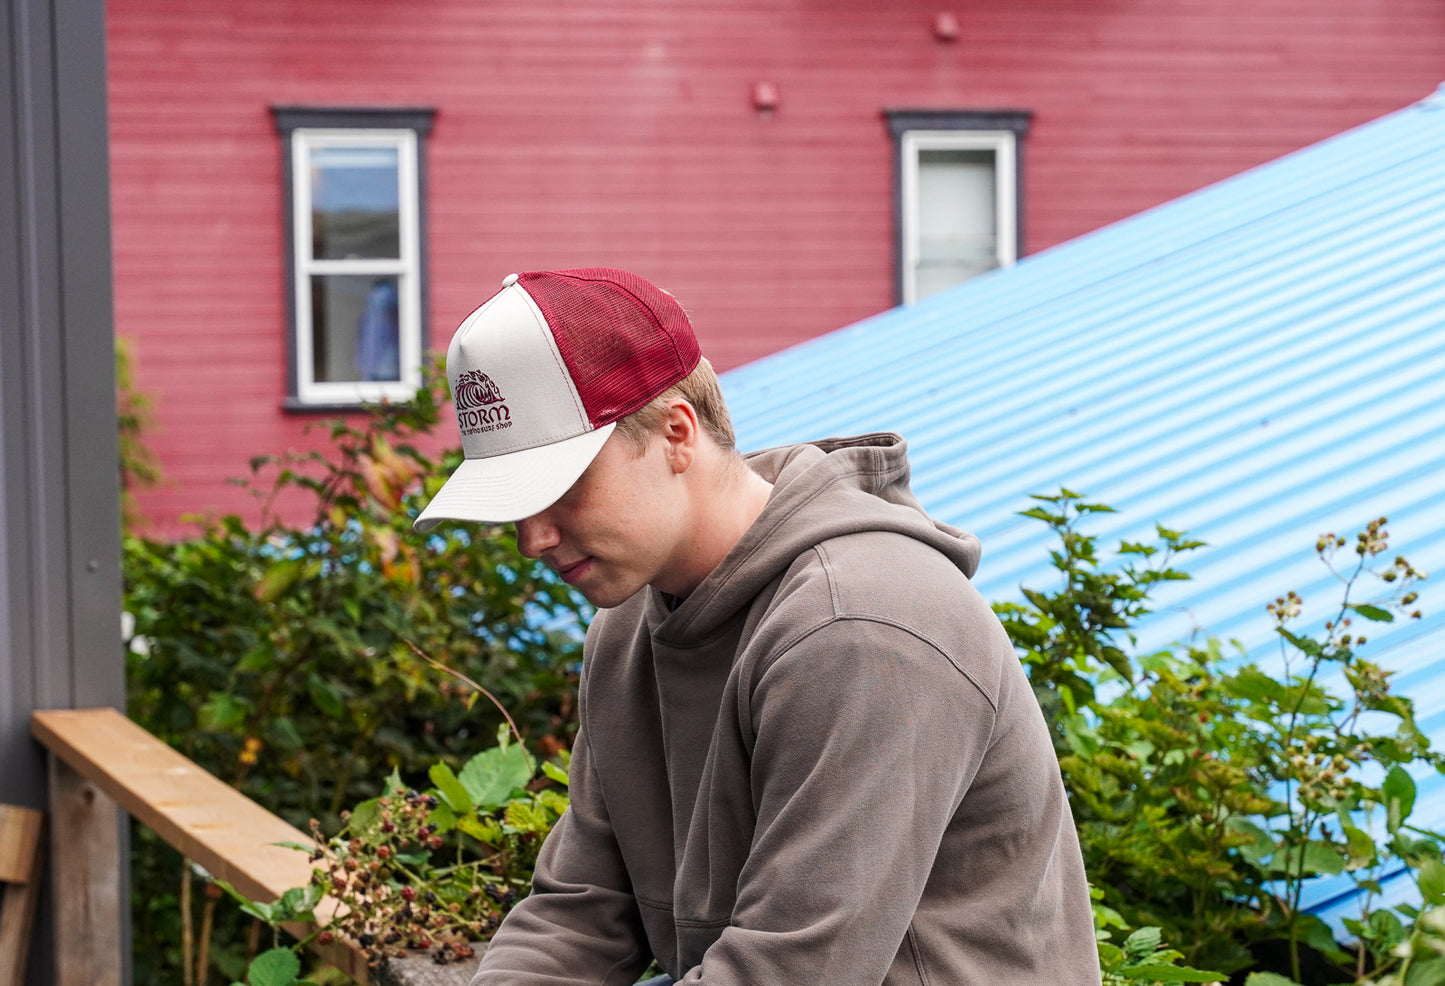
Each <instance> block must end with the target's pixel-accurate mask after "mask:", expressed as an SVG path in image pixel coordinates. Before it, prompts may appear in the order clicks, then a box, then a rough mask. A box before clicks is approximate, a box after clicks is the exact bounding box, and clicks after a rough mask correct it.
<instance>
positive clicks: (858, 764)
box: [685, 619, 995, 986]
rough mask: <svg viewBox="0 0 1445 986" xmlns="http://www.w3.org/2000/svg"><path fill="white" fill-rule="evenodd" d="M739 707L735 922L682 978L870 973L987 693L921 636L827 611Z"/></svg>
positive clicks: (963, 779) (881, 962)
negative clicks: (750, 830)
mask: <svg viewBox="0 0 1445 986" xmlns="http://www.w3.org/2000/svg"><path fill="white" fill-rule="evenodd" d="M750 715H751V719H752V723H751V725H752V729H753V731H754V735H755V737H756V741H755V745H754V748H753V751H752V757H753V759H752V768H753V769H752V776H753V778H754V781H753V792H752V794H753V802H754V805H755V806H756V811H757V827H756V832H755V837H754V841H753V845H752V848H751V851H750V852H749V855H748V859H747V862H746V864H745V866H744V869H743V872H742V875H741V879H740V881H739V887H738V896H737V900H736V904H735V907H734V911H733V916H732V920H731V922H730V926H729V927H728V928H727V929H726V930H724V931H723V933H722V935H721V937H719V938H718V940H717V941H716V942H714V943H713V944H712V946H711V947H710V948H709V949H708V950H707V952H706V953H705V954H704V956H703V959H702V962H701V963H700V964H698V965H697V966H695V967H694V968H692V969H690V970H689V971H688V972H687V974H686V976H685V981H687V982H690V983H699V984H704V983H705V984H719V986H721V984H728V986H733V984H736V986H745V984H746V986H757V984H764V983H788V984H790V986H803V984H808V983H820V984H821V983H838V982H847V983H860V984H869V983H881V982H882V981H883V979H884V977H885V975H886V974H887V973H888V970H889V968H890V966H891V965H892V964H893V963H894V961H895V958H897V957H898V956H899V955H900V946H901V945H904V944H905V938H906V937H908V936H909V933H910V922H911V921H912V919H913V916H914V913H915V911H916V910H917V909H918V907H919V903H920V900H921V899H922V897H923V895H924V890H925V886H926V884H928V882H929V879H930V873H931V871H932V869H933V865H934V860H935V858H936V857H937V855H938V852H939V847H940V844H941V842H942V840H943V839H944V837H945V832H946V830H947V828H948V827H949V824H950V821H951V819H952V818H953V817H954V815H955V812H956V810H957V809H958V806H959V804H960V802H961V801H962V799H963V798H964V795H965V793H966V792H967V791H968V789H969V785H970V783H971V781H972V780H973V778H974V776H975V774H976V773H977V771H978V770H979V766H980V763H981V762H982V761H983V759H984V756H985V752H986V750H987V749H988V746H989V743H990V737H991V735H992V733H993V729H994V723H995V711H994V707H993V704H992V702H991V699H990V697H989V696H987V695H985V694H984V692H983V691H981V690H980V688H979V687H978V686H977V685H976V684H975V682H974V681H973V680H972V679H971V678H970V677H969V676H968V675H966V674H965V673H963V672H962V671H961V670H960V668H959V666H958V665H956V664H955V663H954V662H953V661H951V660H950V659H949V657H947V656H946V655H945V654H943V653H942V652H940V650H939V649H938V648H937V647H936V646H934V645H933V644H932V643H930V642H929V641H927V640H925V639H923V638H922V637H920V636H919V635H917V634H915V633H913V632H911V631H909V630H907V629H903V628H901V627H899V626H896V625H890V624H888V623H887V622H884V621H881V620H876V619H834V620H831V621H828V622H827V623H825V624H824V625H823V626H821V627H819V628H817V629H815V630H813V631H812V632H810V633H807V634H806V635H805V636H803V637H802V638H801V639H799V640H798V641H797V642H796V643H795V644H793V645H791V646H790V647H788V648H787V649H786V651H784V652H783V653H782V654H781V655H780V656H778V657H777V658H776V659H774V660H773V661H772V662H771V663H770V664H769V665H768V666H767V667H766V670H764V671H763V672H762V673H761V676H760V678H759V679H758V683H757V685H756V686H755V688H754V689H753V692H752V697H751V708H750ZM914 961H917V962H922V961H923V957H922V956H915V957H914ZM919 973H920V975H922V974H923V970H922V969H921V968H920V969H919ZM924 978H925V981H926V976H925V977H924Z"/></svg>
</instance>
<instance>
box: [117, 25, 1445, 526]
mask: <svg viewBox="0 0 1445 986" xmlns="http://www.w3.org/2000/svg"><path fill="white" fill-rule="evenodd" d="M107 10H108V15H109V25H108V29H109V40H110V44H109V74H110V100H111V120H110V128H111V140H112V144H111V157H112V179H113V186H114V187H113V200H112V201H113V210H114V220H113V228H114V242H115V250H114V256H115V276H116V325H117V331H118V332H119V333H120V334H122V335H124V336H127V337H129V338H130V339H131V340H132V341H133V345H134V347H135V350H136V370H135V372H136V379H137V382H138V384H139V385H140V387H141V388H142V389H143V390H144V391H146V392H147V393H148V394H149V395H150V396H151V398H152V400H153V403H154V406H155V410H156V426H155V428H154V429H153V431H152V433H151V434H150V436H149V439H150V443H151V444H152V446H153V447H154V448H155V450H156V451H157V453H158V454H159V456H160V459H161V464H162V468H163V470H164V473H165V476H166V480H167V482H166V485H165V486H163V487H162V488H160V489H157V490H154V491H150V492H148V493H147V494H145V495H144V496H143V497H142V498H141V505H142V507H143V509H144V511H145V513H146V514H147V515H148V516H149V518H151V521H152V526H153V529H154V530H156V531H159V532H162V533H167V532H176V531H179V530H181V529H182V527H183V525H181V524H180V522H179V520H178V518H180V517H181V516H182V515H183V514H187V513H193V512H206V511H213V512H214V511H242V512H243V513H246V514H248V515H250V516H254V508H253V507H252V506H251V504H250V501H249V499H248V498H247V497H245V495H244V494H243V493H241V492H240V491H239V490H236V489H235V488H234V487H232V486H230V485H229V484H228V483H227V482H226V481H227V479H228V477H232V476H238V475H241V474H243V473H244V472H245V471H246V463H247V460H248V459H249V458H250V457H251V456H253V455H257V454H261V453H275V452H280V451H283V450H285V449H287V448H297V449H301V448H308V447H311V446H312V445H313V444H314V439H313V437H311V436H307V435H306V434H305V433H304V429H305V426H306V425H307V424H308V423H309V422H310V421H312V420H314V419H313V418H312V417H310V416H306V415H295V414H287V413H284V412H283V411H282V410H281V407H280V406H281V401H282V399H283V397H284V396H285V387H286V383H285V381H286V363H285V361H286V312H285V310H284V306H285V283H284V277H285V265H284V259H283V258H284V249H285V244H284V243H283V241H282V224H281V195H282V190H281V188H280V179H281V167H280V149H279V146H278V138H277V136H276V134H275V131H274V128H273V125H272V121H271V116H270V112H269V108H270V107H271V106H273V105H348V106H368V105H378V106H428V107H432V108H434V109H435V110H436V122H435V129H434V131H433V133H432V135H431V137H430V139H429V142H428V145H427V156H428V198H427V203H426V207H427V222H428V242H427V244H426V249H427V256H428V262H429V268H428V271H429V275H428V289H429V311H428V312H427V321H428V325H429V331H430V333H431V345H432V346H433V347H434V348H444V347H445V344H446V342H447V340H448V339H449V338H450V335H451V331H452V329H453V327H454V326H455V325H456V324H457V323H458V322H459V321H460V320H461V318H462V317H464V316H465V315H466V313H467V312H469V311H470V310H471V309H472V308H474V307H475V306H476V305H478V304H480V303H481V302H482V301H483V300H485V298H486V297H487V296H488V295H489V294H490V293H491V292H492V291H493V290H494V289H495V288H496V287H497V285H498V284H499V282H500V280H501V278H502V276H503V275H505V274H507V273H509V272H511V271H514V270H525V269H535V268H541V267H555V266H580V265H615V266H621V267H627V268H630V269H633V270H636V271H638V272H640V273H642V274H644V275H646V276H648V277H650V278H652V279H653V280H655V281H657V282H658V283H660V284H662V285H663V286H665V287H667V288H668V289H669V290H671V291H673V292H674V293H675V294H676V295H678V297H679V298H681V299H682V300H683V302H684V304H685V305H686V307H687V308H688V309H689V311H691V312H692V314H693V316H694V320H695V323H696V325H697V328H698V332H699V334H700V336H701V337H702V340H703V345H704V349H705V351H706V352H707V353H708V354H709V355H710V356H711V357H712V359H713V361H714V363H715V364H716V365H717V366H718V367H719V368H721V369H726V368H729V367H732V366H735V365H737V364H739V363H742V362H745V361H747V360H750V359H753V358H756V357H758V356H760V355H763V354H766V353H768V352H772V351H774V350H777V349H779V348H782V347H785V346H788V345H792V344H794V343H797V342H800V341H802V340H805V339H808V338H811V337H812V336H815V335H817V334H820V333H822V332H826V331H828V330H831V329H834V328H838V327H840V326H842V325H845V324H848V323H850V322H853V321H856V320H857V319H859V318H862V317H865V316H867V315H870V314H873V313H875V312H877V311H879V310H882V309H884V308H886V307H888V306H889V305H891V304H892V303H893V284H894V272H893V243H894V241H893V237H894V230H893V200H894V189H893V163H892V147H891V143H890V140H889V138H888V136H887V130H886V127H885V125H884V119H883V116H882V111H883V110H885V109H888V108H908V109H922V108H942V109H965V110H978V109H1022V110H1029V111H1031V112H1032V113H1033V114H1034V116H1033V126H1032V130H1031V132H1030V134H1029V136H1028V138H1027V141H1026V143H1025V145H1024V147H1025V167H1026V171H1025V176H1024V186H1023V188H1024V196H1025V228H1024V246H1025V248H1026V250H1028V251H1030V252H1034V251H1038V250H1040V249H1044V248H1046V247H1048V246H1051V245H1053V244H1056V243H1059V242H1061V241H1063V240H1066V239H1069V238H1072V237H1074V236H1077V235H1079V234H1081V233H1085V232H1087V231H1089V230H1091V229H1094V228H1097V227H1099V226H1101V225H1104V224H1107V223H1110V222H1114V221H1116V220H1118V219H1121V218H1124V217H1125V216H1128V215H1130V214H1132V213H1135V212H1138V211H1140V210H1142V209H1145V208H1148V207H1150V206H1153V205H1157V204H1158V203H1160V202H1163V201H1165V200H1167V199H1170V198H1174V197H1176V196H1178V195H1181V194H1183V193H1186V192H1189V191H1191V190H1193V189H1195V188H1198V187H1200V186H1202V185H1205V184H1208V183H1210V182H1213V181H1217V180H1219V179H1222V178H1225V177H1228V176H1229V175H1232V174H1235V173H1237V172H1239V171H1242V170H1245V169H1247V168H1250V167H1252V166H1254V165H1257V164H1260V163H1263V162H1264V161H1267V160H1269V159H1271V158H1274V157H1277V156H1279V155H1281V154H1284V153H1287V152H1289V151H1291V150H1294V149H1297V148H1299V147H1302V146H1304V145H1306V144H1309V143H1312V142H1314V141H1316V140H1319V139H1322V138H1324V137H1327V136H1329V135H1331V134H1333V133H1337V132H1339V131H1341V130H1344V129H1347V128H1349V127H1352V126H1355V125H1357V124H1360V123H1363V122H1365V121H1366V120H1369V119H1371V118H1373V117H1375V116H1379V115H1381V114H1383V113H1386V112H1389V111H1391V110H1394V109H1397V108H1399V107H1401V106H1403V105H1405V104H1407V103H1409V102H1411V101H1413V100H1415V99H1418V98H1421V97H1423V96H1425V95H1426V94H1427V93H1428V92H1429V91H1430V90H1431V89H1433V88H1434V86H1435V85H1436V84H1437V83H1438V82H1440V81H1441V76H1442V75H1445V5H1441V4H1440V3H1439V2H1438V0H1220V2H1207V0H1192V2H1190V0H1170V2H1167V3H1166V2H1162V0H1016V2H1011V3H997V2H983V0H968V2H964V3H956V4H953V5H951V6H950V5H940V4H935V3H920V2H917V0H893V2H890V3H879V2H877V0H830V2H827V3H823V2H820V0H778V2H772V3H762V2H751V3H749V2H742V0H738V2H732V0H699V2H695V3H689V4H677V3H663V2H661V0H648V2H622V0H589V2H587V3H578V2H575V0H574V2H560V0H527V2H525V3H519V2H512V3H506V2H501V0H111V2H110V3H109V4H108V7H107ZM941 12H948V13H952V14H953V15H955V16H956V17H957V19H958V22H959V25H960V35H959V37H958V39H957V40H956V41H954V42H951V43H950V42H944V41H940V40H938V39H937V38H935V37H934V34H933V23H934V18H935V16H936V15H938V14H939V13H941ZM764 80H765V81H769V82H772V83H774V84H775V85H776V86H777V87H778V90H779V92H780V95H781V103H780V106H779V108H778V110H777V112H776V113H775V114H773V115H772V116H771V118H763V117H761V116H760V115H759V114H758V113H757V112H756V111H755V110H754V109H753V107H752V106H751V104H750V101H749V93H750V88H751V86H752V84H753V83H754V82H757V81H764ZM445 436H446V437H447V439H448V441H450V432H449V430H447V431H445ZM289 509H294V506H293V507H291V508H289Z"/></svg>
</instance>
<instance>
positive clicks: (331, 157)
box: [311, 147, 401, 260]
mask: <svg viewBox="0 0 1445 986" xmlns="http://www.w3.org/2000/svg"><path fill="white" fill-rule="evenodd" d="M398 162H399V152H398V150H397V148H395V147H314V148H312V149H311V250H312V254H311V255H312V256H313V257H314V258H316V259H317V260H340V259H344V258H347V257H387V258H395V257H399V256H400V255H401V232H400V231H401V221H400V200H401V194H400V177H399V168H398Z"/></svg>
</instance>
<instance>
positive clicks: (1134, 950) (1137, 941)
mask: <svg viewBox="0 0 1445 986" xmlns="http://www.w3.org/2000/svg"><path fill="white" fill-rule="evenodd" d="M1161 939H1162V935H1161V933H1160V931H1159V929H1158V928H1140V929H1139V930H1137V931H1135V932H1134V933H1133V934H1131V935H1130V936H1129V937H1128V938H1126V939H1124V955H1125V956H1127V957H1128V958H1130V959H1138V958H1142V957H1144V956H1146V955H1152V954H1154V952H1155V951H1156V950H1158V948H1159V942H1160V940H1161Z"/></svg>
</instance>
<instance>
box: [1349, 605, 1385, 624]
mask: <svg viewBox="0 0 1445 986" xmlns="http://www.w3.org/2000/svg"><path fill="white" fill-rule="evenodd" d="M1347 605H1348V606H1349V608H1350V609H1352V610H1354V611H1355V612H1356V613H1359V614H1360V615H1361V616H1363V617H1364V618H1365V619H1367V620H1374V621H1375V622H1376V623H1394V622H1395V614H1394V613H1391V612H1390V611H1389V610H1388V609H1381V608H1380V607H1378V606H1371V605H1370V604H1369V603H1348V604H1347Z"/></svg>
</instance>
